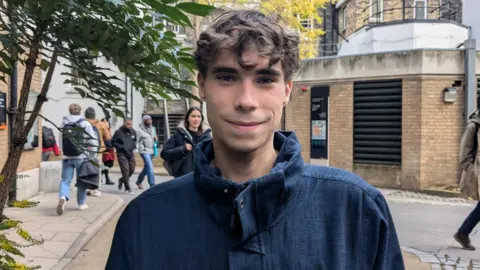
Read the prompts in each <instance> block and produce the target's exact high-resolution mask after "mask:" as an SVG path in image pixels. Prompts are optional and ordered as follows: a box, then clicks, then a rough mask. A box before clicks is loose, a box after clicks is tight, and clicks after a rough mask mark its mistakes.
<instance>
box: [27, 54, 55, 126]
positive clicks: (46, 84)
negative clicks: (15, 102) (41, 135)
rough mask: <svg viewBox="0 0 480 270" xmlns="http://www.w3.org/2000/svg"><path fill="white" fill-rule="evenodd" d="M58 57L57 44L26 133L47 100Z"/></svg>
mask: <svg viewBox="0 0 480 270" xmlns="http://www.w3.org/2000/svg"><path fill="white" fill-rule="evenodd" d="M57 58H58V48H57V46H55V49H54V50H53V54H52V57H51V58H50V67H49V68H48V71H47V75H46V76H45V81H44V82H43V86H42V90H41V91H40V94H39V95H38V97H37V101H36V102H35V106H34V107H33V111H32V114H31V115H30V117H29V118H28V121H27V123H26V124H25V127H24V129H25V131H26V132H25V133H27V132H29V131H30V129H31V128H32V126H33V123H34V122H35V120H36V119H37V116H38V115H39V112H40V109H41V108H42V105H43V103H44V102H45V101H47V92H48V89H49V88H50V83H51V82H52V77H53V72H54V71H55V66H56V65H57Z"/></svg>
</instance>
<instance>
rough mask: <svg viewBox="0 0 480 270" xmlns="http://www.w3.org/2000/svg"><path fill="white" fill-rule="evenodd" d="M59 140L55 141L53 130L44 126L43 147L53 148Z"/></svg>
mask: <svg viewBox="0 0 480 270" xmlns="http://www.w3.org/2000/svg"><path fill="white" fill-rule="evenodd" d="M56 143H57V142H56V141H55V135H54V134H53V130H52V129H51V128H48V127H42V146H43V148H51V147H53V146H54V145H55V144H56Z"/></svg>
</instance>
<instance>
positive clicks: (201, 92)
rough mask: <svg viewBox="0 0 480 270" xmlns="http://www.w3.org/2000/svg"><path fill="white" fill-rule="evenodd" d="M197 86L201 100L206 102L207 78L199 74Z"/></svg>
mask: <svg viewBox="0 0 480 270" xmlns="http://www.w3.org/2000/svg"><path fill="white" fill-rule="evenodd" d="M197 85H198V94H199V95H200V99H201V100H202V101H205V87H204V86H205V78H204V77H203V76H202V74H201V73H200V72H198V73H197Z"/></svg>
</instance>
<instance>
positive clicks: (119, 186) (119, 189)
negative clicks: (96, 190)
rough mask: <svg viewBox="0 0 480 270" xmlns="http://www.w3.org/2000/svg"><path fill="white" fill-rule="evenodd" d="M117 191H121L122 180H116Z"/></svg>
mask: <svg viewBox="0 0 480 270" xmlns="http://www.w3.org/2000/svg"><path fill="white" fill-rule="evenodd" d="M118 191H122V182H120V181H118Z"/></svg>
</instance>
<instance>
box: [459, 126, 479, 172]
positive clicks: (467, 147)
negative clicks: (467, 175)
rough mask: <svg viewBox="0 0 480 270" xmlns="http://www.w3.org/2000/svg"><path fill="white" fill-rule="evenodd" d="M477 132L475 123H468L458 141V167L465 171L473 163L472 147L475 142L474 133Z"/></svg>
mask: <svg viewBox="0 0 480 270" xmlns="http://www.w3.org/2000/svg"><path fill="white" fill-rule="evenodd" d="M476 130H477V127H476V124H475V123H473V122H472V123H469V124H468V125H467V127H466V128H465V131H464V132H463V135H462V140H461V141H460V166H461V167H462V169H464V170H466V169H467V167H468V166H469V165H470V164H472V163H473V162H474V161H475V153H472V152H473V150H474V149H473V147H474V144H475V140H476V137H477V136H476V134H475V131H476Z"/></svg>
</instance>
